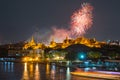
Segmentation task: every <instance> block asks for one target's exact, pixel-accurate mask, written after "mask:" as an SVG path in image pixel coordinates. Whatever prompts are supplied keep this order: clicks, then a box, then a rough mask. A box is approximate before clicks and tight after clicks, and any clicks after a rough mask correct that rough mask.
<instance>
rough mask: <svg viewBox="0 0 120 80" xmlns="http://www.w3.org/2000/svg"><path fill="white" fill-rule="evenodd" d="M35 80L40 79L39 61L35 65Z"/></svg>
mask: <svg viewBox="0 0 120 80" xmlns="http://www.w3.org/2000/svg"><path fill="white" fill-rule="evenodd" d="M35 80H40V72H39V65H38V63H37V64H36V66H35Z"/></svg>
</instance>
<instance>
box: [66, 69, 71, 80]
mask: <svg viewBox="0 0 120 80" xmlns="http://www.w3.org/2000/svg"><path fill="white" fill-rule="evenodd" d="M70 78H71V76H70V68H69V67H67V71H66V80H70Z"/></svg>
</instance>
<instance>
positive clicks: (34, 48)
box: [8, 36, 106, 57]
mask: <svg viewBox="0 0 120 80" xmlns="http://www.w3.org/2000/svg"><path fill="white" fill-rule="evenodd" d="M74 44H84V45H86V46H88V47H97V48H100V47H101V45H103V44H106V42H98V41H96V40H95V38H93V39H88V38H85V37H78V38H76V39H69V38H68V37H66V38H65V40H63V42H62V43H57V42H55V41H54V39H52V40H51V42H50V43H49V45H48V46H46V45H45V44H43V43H36V42H35V40H34V37H33V36H32V38H31V40H30V41H28V42H25V43H23V45H22V46H19V44H17V46H13V45H11V46H9V49H8V55H9V56H26V55H28V54H32V53H38V54H39V56H40V57H43V53H44V49H45V48H52V49H58V48H62V49H64V48H66V47H68V46H70V45H74ZM20 47H21V48H20Z"/></svg>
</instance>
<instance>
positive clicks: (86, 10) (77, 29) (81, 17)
mask: <svg viewBox="0 0 120 80" xmlns="http://www.w3.org/2000/svg"><path fill="white" fill-rule="evenodd" d="M92 11H93V7H92V6H91V5H90V4H89V3H83V4H82V6H81V9H79V10H78V11H75V12H74V13H73V15H72V16H71V22H70V24H71V26H70V27H69V28H68V29H64V28H62V29H58V28H53V34H52V35H51V36H50V39H52V38H54V39H55V41H58V42H61V41H63V40H64V39H65V37H69V38H76V37H78V36H83V35H84V34H85V33H86V30H88V29H89V28H90V27H91V26H92V24H93V20H92V18H93V17H92Z"/></svg>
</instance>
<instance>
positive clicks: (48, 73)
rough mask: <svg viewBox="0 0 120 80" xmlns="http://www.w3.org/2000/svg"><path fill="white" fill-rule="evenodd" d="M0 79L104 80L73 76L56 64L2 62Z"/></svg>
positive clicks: (0, 63) (68, 69)
mask: <svg viewBox="0 0 120 80" xmlns="http://www.w3.org/2000/svg"><path fill="white" fill-rule="evenodd" d="M0 80H103V79H93V78H85V77H80V76H73V75H71V74H70V68H69V67H67V68H63V67H57V66H56V65H55V64H51V65H50V64H40V63H14V62H0Z"/></svg>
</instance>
